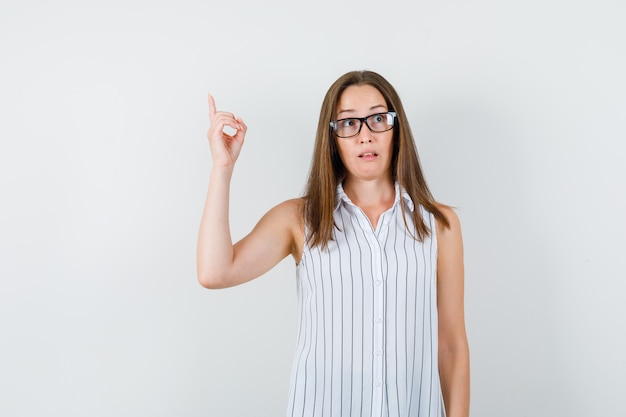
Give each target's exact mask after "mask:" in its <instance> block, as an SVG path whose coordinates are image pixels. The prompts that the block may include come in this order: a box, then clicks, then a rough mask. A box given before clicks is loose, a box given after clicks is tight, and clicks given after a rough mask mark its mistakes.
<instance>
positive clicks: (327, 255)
mask: <svg viewBox="0 0 626 417" xmlns="http://www.w3.org/2000/svg"><path fill="white" fill-rule="evenodd" d="M337 193H338V204H337V207H336V209H335V212H334V216H335V224H336V226H337V228H336V229H335V234H334V239H333V240H332V241H331V242H329V246H328V248H327V249H325V250H322V249H320V248H319V247H316V248H310V247H308V246H307V245H305V247H304V251H303V255H302V259H301V261H300V263H299V264H298V266H297V270H296V271H297V276H296V279H297V297H298V306H299V321H298V333H297V343H296V353H295V358H294V363H293V370H292V377H291V387H290V394H289V403H288V409H287V416H288V417H346V416H350V417H440V416H441V415H442V409H443V406H442V404H441V388H440V384H439V373H438V364H437V302H436V301H437V294H436V275H437V270H436V265H437V241H436V234H435V224H434V217H433V216H432V214H430V213H428V212H426V211H425V210H424V209H423V208H422V207H421V206H420V207H417V208H415V207H414V206H413V203H412V201H411V200H410V198H409V196H408V194H406V192H404V191H403V190H400V188H399V187H398V185H396V200H395V203H394V205H393V206H392V207H391V208H390V209H389V210H388V211H386V212H385V213H383V215H382V216H381V217H380V219H379V220H378V224H377V227H376V229H375V230H374V229H373V228H372V225H371V223H370V221H369V220H368V218H367V216H365V214H364V213H363V212H362V211H361V209H360V208H358V207H357V206H355V205H354V204H353V203H352V202H351V201H350V199H349V198H348V197H347V196H346V194H345V193H344V192H343V189H342V187H341V185H340V186H339V187H338V190H337ZM400 204H405V208H406V209H408V210H413V209H418V210H422V214H423V215H424V219H425V220H426V222H427V224H428V225H429V226H430V229H431V230H432V231H433V233H432V234H431V237H430V238H426V239H425V240H424V242H419V241H417V240H415V239H413V238H412V237H411V235H410V234H409V233H408V232H407V228H406V226H405V224H404V219H403V216H402V211H401V208H400ZM407 223H408V224H409V226H410V227H413V223H412V222H411V219H410V218H409V217H407Z"/></svg>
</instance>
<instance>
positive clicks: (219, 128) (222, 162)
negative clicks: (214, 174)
mask: <svg viewBox="0 0 626 417" xmlns="http://www.w3.org/2000/svg"><path fill="white" fill-rule="evenodd" d="M209 119H210V121H211V127H210V128H209V132H208V133H207V138H208V139H209V145H210V146H211V154H212V156H213V164H214V166H222V167H232V166H234V165H235V161H236V160H237V158H238V157H239V152H240V151H241V147H242V146H243V140H244V137H245V136H246V131H247V130H248V127H247V126H246V124H245V123H244V122H243V120H242V119H241V118H238V117H235V115H234V114H232V113H229V112H223V111H217V110H216V109H215V100H214V99H213V96H211V95H210V94H209ZM226 127H229V128H231V129H234V130H235V132H234V134H232V135H229V134H228V133H226V132H225V131H224V129H225V128H226Z"/></svg>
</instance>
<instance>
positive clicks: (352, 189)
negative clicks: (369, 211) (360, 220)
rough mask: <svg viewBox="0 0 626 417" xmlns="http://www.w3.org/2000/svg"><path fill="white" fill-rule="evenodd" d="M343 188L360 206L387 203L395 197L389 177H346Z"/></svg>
mask: <svg viewBox="0 0 626 417" xmlns="http://www.w3.org/2000/svg"><path fill="white" fill-rule="evenodd" d="M343 190H344V192H345V193H346V195H347V196H348V197H350V200H352V202H353V203H354V204H356V205H357V206H360V207H371V206H378V205H381V204H384V205H387V204H388V203H389V201H391V202H392V203H393V201H394V199H395V197H396V191H395V188H394V183H393V180H392V179H391V178H385V179H376V180H359V179H346V180H345V181H344V183H343Z"/></svg>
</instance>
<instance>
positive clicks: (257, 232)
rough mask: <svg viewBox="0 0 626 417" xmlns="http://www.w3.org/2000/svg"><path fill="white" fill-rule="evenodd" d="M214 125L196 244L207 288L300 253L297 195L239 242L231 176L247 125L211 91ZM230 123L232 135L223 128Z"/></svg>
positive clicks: (255, 274) (201, 278) (242, 277)
mask: <svg viewBox="0 0 626 417" xmlns="http://www.w3.org/2000/svg"><path fill="white" fill-rule="evenodd" d="M209 117H210V119H211V127H210V129H209V132H208V134H207V137H208V139H209V144H210V146H211V154H212V158H213V165H212V168H211V177H210V180H209V189H208V192H207V198H206V203H205V206H204V211H203V213H202V220H201V222H200V231H199V234H198V247H197V258H196V259H197V273H198V281H199V282H200V284H201V285H202V286H204V287H207V288H225V287H231V286H234V285H238V284H241V283H244V282H246V281H249V280H251V279H254V278H256V277H258V276H259V275H261V274H263V273H264V272H266V271H268V270H269V269H270V268H271V267H273V266H274V265H276V264H277V263H278V262H280V261H281V260H282V259H283V258H285V257H286V256H287V255H289V254H290V253H296V250H295V248H296V244H295V234H296V231H297V229H298V227H297V226H298V222H297V219H298V205H299V201H298V200H290V201H287V202H284V203H282V204H279V205H278V206H276V207H274V208H273V209H272V210H270V211H269V212H268V213H267V214H266V215H265V216H263V218H262V219H261V220H260V221H259V223H258V224H257V225H256V227H255V228H254V229H253V230H252V232H250V234H248V235H247V236H246V237H244V238H243V239H242V240H241V241H239V242H238V243H237V244H235V245H233V242H232V238H231V234H230V220H229V199H230V181H231V178H232V173H233V168H234V165H235V162H236V160H237V158H238V156H239V152H240V151H241V147H242V146H243V142H244V137H245V134H246V130H247V127H246V125H245V124H244V122H243V120H241V119H240V118H236V117H235V116H234V115H233V114H232V113H228V112H218V111H216V109H215V102H214V100H213V97H211V96H209ZM226 126H229V127H230V128H232V129H234V130H235V132H234V134H233V135H229V134H227V133H225V132H224V128H225V127H226Z"/></svg>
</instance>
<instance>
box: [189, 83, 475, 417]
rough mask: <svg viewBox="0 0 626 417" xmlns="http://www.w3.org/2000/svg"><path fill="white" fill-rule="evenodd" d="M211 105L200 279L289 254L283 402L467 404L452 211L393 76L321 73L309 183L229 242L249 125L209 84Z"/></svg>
mask: <svg viewBox="0 0 626 417" xmlns="http://www.w3.org/2000/svg"><path fill="white" fill-rule="evenodd" d="M209 115H210V121H211V126H210V129H209V132H208V139H209V143H210V147H211V153H212V157H213V166H212V168H211V177H210V182H209V190H208V195H207V199H206V205H205V208H204V212H203V216H202V221H201V225H200V233H199V239H198V253H197V267H198V280H199V282H200V283H201V284H202V285H203V286H204V287H207V288H225V287H231V286H234V285H239V284H242V283H244V282H247V281H249V280H252V279H254V278H256V277H258V276H260V275H262V274H264V273H265V272H267V271H268V270H269V269H271V268H272V267H273V266H275V265H276V264H277V263H278V262H280V261H281V260H282V259H283V258H285V257H286V256H288V255H291V256H293V258H294V259H295V261H296V264H297V267H296V279H297V288H298V294H297V296H298V304H299V330H298V340H297V346H296V355H295V359H294V364H293V371H292V382H291V388H290V396H289V404H288V410H287V415H288V416H292V417H308V416H368V417H369V416H389V417H392V416H393V417H409V416H410V417H413V416H415V417H418V416H419V417H421V416H437V417H439V416H440V415H442V414H443V412H444V411H443V410H444V404H445V410H446V414H447V416H448V417H464V416H467V415H468V414H469V349H468V343H467V337H466V332H465V319H464V297H463V293H464V284H463V281H464V278H463V244H462V238H461V229H460V224H459V219H458V217H457V215H456V214H455V212H454V211H453V210H452V209H451V208H450V207H448V206H445V205H442V204H440V203H438V202H436V201H435V200H434V198H433V196H432V195H431V193H430V191H429V189H428V186H427V184H426V182H425V180H424V176H423V174H422V170H421V167H420V164H419V159H418V155H417V150H416V148H415V143H414V140H413V136H412V133H411V129H410V127H409V123H408V120H407V117H406V114H405V112H404V109H403V106H402V103H401V101H400V98H399V96H398V94H397V93H396V91H395V89H394V88H393V87H392V86H391V84H390V83H389V82H387V80H385V79H384V78H383V77H382V76H380V75H379V74H377V73H374V72H371V71H354V72H349V73H347V74H345V75H343V76H342V77H340V78H339V79H338V80H337V81H336V82H335V83H334V84H333V85H332V86H331V87H330V89H329V90H328V92H327V94H326V96H325V98H324V102H323V105H322V110H321V114H320V118H319V125H318V128H317V136H316V142H315V149H314V155H313V161H312V165H311V170H310V174H309V179H308V182H307V187H306V192H305V195H304V197H302V198H296V199H292V200H288V201H285V202H283V203H280V204H278V205H277V206H275V207H274V208H272V209H271V210H270V211H268V212H267V213H266V214H265V215H264V216H263V217H262V218H261V220H260V221H259V222H258V224H257V225H256V226H255V227H254V229H253V230H252V231H251V232H250V233H249V234H248V235H247V236H245V237H244V238H243V239H241V240H240V241H239V242H237V243H235V244H233V242H232V240H231V235H230V227H229V214H228V213H229V189H230V180H231V176H232V172H233V168H234V165H235V161H236V160H237V157H238V155H239V152H240V151H241V148H242V145H243V142H244V137H245V135H246V129H247V127H246V125H245V123H244V122H243V120H242V119H241V118H238V117H235V116H234V115H233V114H232V113H229V112H224V111H217V110H216V107H215V102H214V100H213V98H212V97H211V96H209ZM227 126H228V127H230V128H231V129H234V133H233V134H232V135H229V134H227V133H225V132H224V129H225V128H226V127H227Z"/></svg>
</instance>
